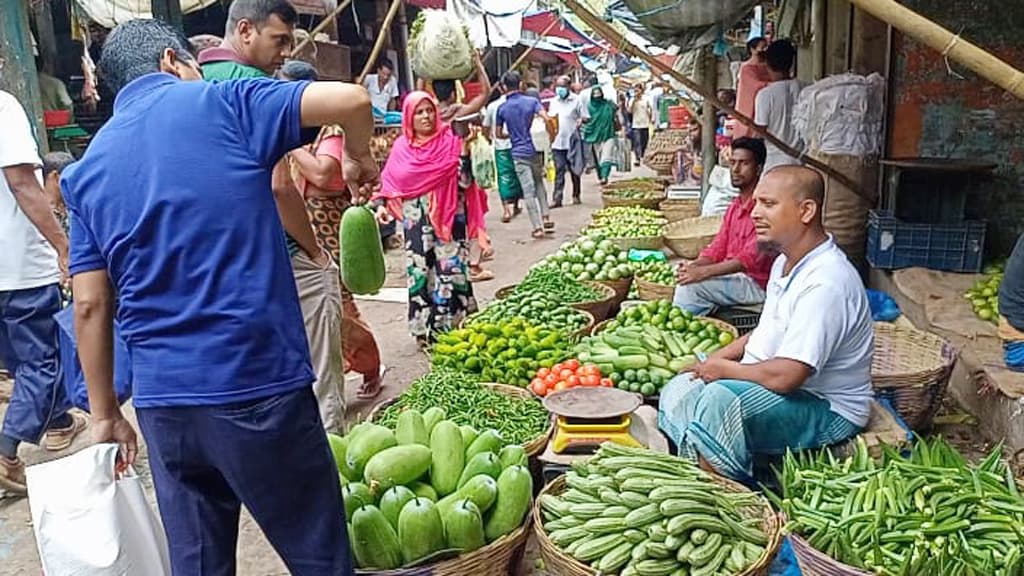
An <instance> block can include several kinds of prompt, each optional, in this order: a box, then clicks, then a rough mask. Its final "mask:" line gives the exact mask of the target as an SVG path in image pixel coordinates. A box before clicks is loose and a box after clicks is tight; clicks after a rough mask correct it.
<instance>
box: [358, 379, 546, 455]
mask: <svg viewBox="0 0 1024 576" xmlns="http://www.w3.org/2000/svg"><path fill="white" fill-rule="evenodd" d="M480 386H482V387H484V388H488V389H490V390H493V391H494V392H497V393H499V394H503V395H505V396H512V397H515V398H522V399H529V400H530V401H531V402H536V401H537V400H536V398H535V397H534V396H533V394H531V393H530V391H529V390H527V389H525V388H520V387H518V386H510V385H508V384H496V383H493V382H481V383H480ZM396 400H398V398H397V397H395V398H389V399H387V400H384V401H382V402H378V403H377V405H376V406H374V407H373V410H370V413H369V414H368V415H367V416H366V420H367V421H368V422H373V421H374V420H376V419H377V418H378V417H379V416H380V414H381V413H383V412H384V410H385V409H386V408H387V407H388V406H390V405H392V404H394V403H395V401H396ZM440 407H441V408H444V406H440ZM553 427H554V421H553V420H552V422H551V423H550V424H549V425H548V429H547V430H545V431H544V433H543V434H539V435H537V437H536V438H534V439H533V440H530V441H529V442H525V443H523V450H524V451H525V452H526V455H527V456H530V457H533V456H536V455H538V454H540V453H541V452H543V451H544V447H545V446H547V445H548V438H549V437H550V436H551V432H552V429H553Z"/></svg>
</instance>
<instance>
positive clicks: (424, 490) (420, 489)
mask: <svg viewBox="0 0 1024 576" xmlns="http://www.w3.org/2000/svg"><path fill="white" fill-rule="evenodd" d="M409 489H410V490H412V493H413V494H415V495H416V497H417V498H426V499H427V500H430V501H431V502H437V500H438V497H437V490H434V487H433V486H431V485H430V484H427V483H426V482H411V483H410V484H409Z"/></svg>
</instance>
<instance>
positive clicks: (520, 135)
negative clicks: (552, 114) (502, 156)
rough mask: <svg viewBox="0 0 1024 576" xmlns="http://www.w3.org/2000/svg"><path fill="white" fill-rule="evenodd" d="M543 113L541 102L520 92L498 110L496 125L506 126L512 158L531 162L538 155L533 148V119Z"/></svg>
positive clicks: (514, 93)
mask: <svg viewBox="0 0 1024 576" xmlns="http://www.w3.org/2000/svg"><path fill="white" fill-rule="evenodd" d="M540 112H541V105H540V100H537V99H536V98H534V97H532V96H527V95H525V94H522V93H520V92H513V93H511V94H509V95H508V97H507V98H506V100H505V103H504V104H502V105H501V108H498V115H497V117H496V118H495V121H496V123H497V124H498V125H499V126H501V125H503V124H504V125H505V132H507V133H508V138H509V140H510V141H511V142H512V157H513V158H516V159H518V160H530V159H532V158H533V157H534V156H536V155H537V149H536V148H534V147H533V137H532V136H530V127H531V126H532V125H533V119H534V117H535V116H537V114H540Z"/></svg>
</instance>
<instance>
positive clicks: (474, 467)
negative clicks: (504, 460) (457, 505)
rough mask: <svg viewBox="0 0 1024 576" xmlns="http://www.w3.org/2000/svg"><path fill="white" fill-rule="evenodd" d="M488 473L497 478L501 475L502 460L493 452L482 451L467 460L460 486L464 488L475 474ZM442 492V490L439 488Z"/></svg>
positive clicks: (460, 478)
mask: <svg viewBox="0 0 1024 576" xmlns="http://www.w3.org/2000/svg"><path fill="white" fill-rule="evenodd" d="M480 474H486V475H488V476H490V477H491V478H494V479H495V480H497V479H498V477H499V476H500V475H501V462H500V461H499V460H498V457H497V456H495V455H494V453H493V452H481V453H479V454H477V455H476V456H473V457H472V458H470V460H469V462H466V468H465V469H464V470H463V471H462V475H461V476H460V477H459V483H458V488H462V487H463V486H465V485H466V483H467V482H469V481H470V480H471V479H472V478H474V477H475V476H478V475H480ZM438 493H439V494H440V490H438Z"/></svg>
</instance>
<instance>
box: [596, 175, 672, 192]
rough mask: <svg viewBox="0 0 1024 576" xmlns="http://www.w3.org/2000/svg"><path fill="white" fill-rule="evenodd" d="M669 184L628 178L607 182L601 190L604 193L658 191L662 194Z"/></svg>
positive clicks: (661, 181) (654, 179)
mask: <svg viewBox="0 0 1024 576" xmlns="http://www.w3.org/2000/svg"><path fill="white" fill-rule="evenodd" d="M668 185H669V182H668V181H667V180H662V179H661V178H630V179H629V180H616V181H615V182H609V183H608V184H605V185H604V186H601V189H602V190H604V191H609V190H659V191H662V192H664V191H665V188H667V187H668Z"/></svg>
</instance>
